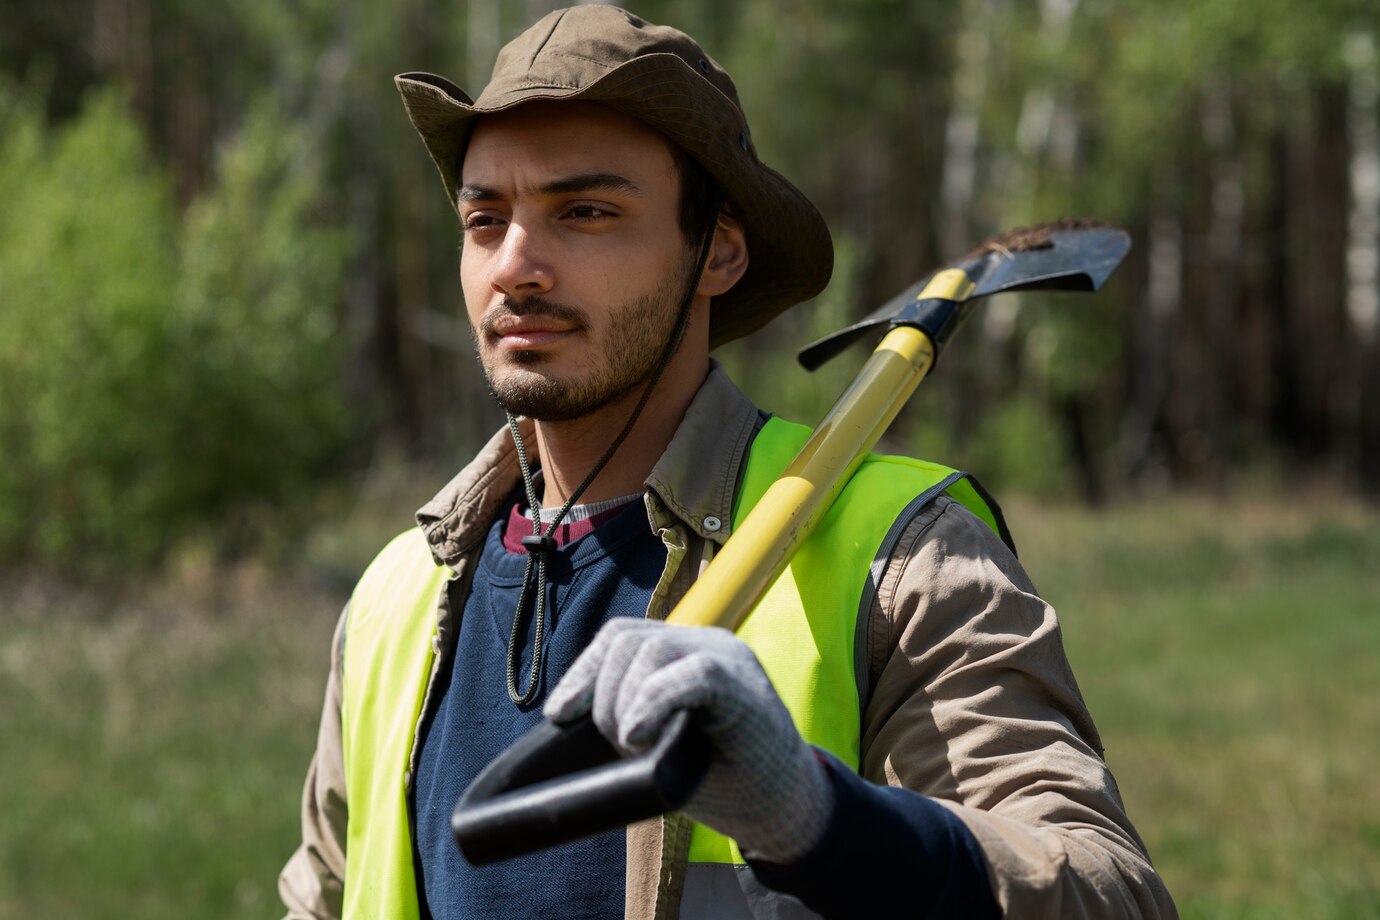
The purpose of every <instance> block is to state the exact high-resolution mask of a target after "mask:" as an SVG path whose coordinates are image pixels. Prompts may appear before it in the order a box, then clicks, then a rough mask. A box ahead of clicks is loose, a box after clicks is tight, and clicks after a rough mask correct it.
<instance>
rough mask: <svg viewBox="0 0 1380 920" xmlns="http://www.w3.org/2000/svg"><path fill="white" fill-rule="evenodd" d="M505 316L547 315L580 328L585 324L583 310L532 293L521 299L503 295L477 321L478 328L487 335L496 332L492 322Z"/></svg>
mask: <svg viewBox="0 0 1380 920" xmlns="http://www.w3.org/2000/svg"><path fill="white" fill-rule="evenodd" d="M505 316H549V317H551V318H552V319H557V320H560V321H561V322H564V323H570V324H571V325H574V326H579V327H581V328H583V327H584V326H585V314H584V311H583V310H580V309H578V308H576V307H572V306H570V305H569V304H563V303H558V302H556V301H554V300H548V299H547V298H545V297H542V296H540V295H533V296H531V297H526V298H524V299H522V300H517V299H515V298H513V297H504V298H503V300H502V301H500V302H499V303H498V304H497V305H496V306H494V307H493V308H491V309H490V310H489V311H488V312H487V313H485V314H484V316H483V318H482V319H481V320H480V321H479V328H480V330H481V331H483V332H484V333H486V334H488V335H495V334H497V330H496V329H495V328H494V324H495V323H497V322H498V320H499V319H501V318H503V317H505Z"/></svg>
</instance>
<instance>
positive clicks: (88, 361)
mask: <svg viewBox="0 0 1380 920" xmlns="http://www.w3.org/2000/svg"><path fill="white" fill-rule="evenodd" d="M4 107H5V111H4V114H3V124H2V125H0V200H3V201H4V202H5V207H4V208H0V304H3V305H4V306H3V309H0V439H2V440H0V442H2V443H3V444H4V462H3V464H0V555H4V556H9V557H13V556H16V555H19V556H24V555H32V556H37V557H40V558H45V559H49V560H53V561H55V562H56V561H58V560H62V561H64V562H67V563H74V562H75V563H80V562H85V561H87V560H89V559H91V558H92V557H93V556H100V555H101V554H103V553H105V552H106V551H114V552H116V553H118V554H119V555H121V556H125V557H128V558H135V559H141V558H148V557H149V556H151V555H153V554H155V553H156V551H157V549H158V546H159V543H160V540H161V539H162V537H163V535H162V534H161V533H160V531H159V528H158V527H157V526H156V524H155V523H154V522H158V521H162V520H164V519H166V518H167V517H169V516H175V515H177V514H178V513H179V512H178V510H177V496H176V495H175V494H174V490H173V488H172V485H171V482H170V480H169V473H170V469H169V468H170V466H172V465H174V464H175V463H176V462H177V461H178V456H177V453H176V448H175V440H174V435H173V432H172V430H171V429H170V426H169V424H168V418H167V415H166V407H167V401H168V398H169V396H170V395H171V393H172V388H171V385H170V384H171V381H170V380H169V378H168V374H167V359H168V347H167V346H168V342H167V339H166V335H165V325H164V324H165V320H166V316H167V314H168V311H169V309H170V307H171V300H172V297H171V291H170V288H169V283H168V282H169V279H170V278H172V277H174V276H175V275H176V270H177V263H176V258H177V256H176V249H175V246H174V237H175V232H176V231H175V227H176V215H175V213H174V211H173V206H172V200H171V196H170V194H169V190H168V186H167V182H166V180H165V179H164V178H163V177H162V175H161V174H160V173H159V171H158V170H157V169H156V167H155V166H154V165H153V163H151V162H150V159H149V156H148V154H147V151H146V150H145V149H144V144H143V141H142V138H141V137H140V134H139V130H138V128H137V127H136V126H135V125H134V124H133V123H132V122H131V120H130V119H129V117H128V115H127V113H126V109H125V106H124V103H123V100H122V99H121V98H120V96H119V94H116V93H103V94H100V95H98V96H96V97H95V98H93V99H92V100H91V101H90V103H89V104H88V105H87V107H86V109H85V110H84V112H83V114H82V115H81V117H80V118H78V119H76V120H74V121H73V122H71V123H69V124H68V125H66V126H65V127H64V128H62V129H61V130H60V131H57V132H53V133H51V134H50V133H49V132H48V131H47V130H46V128H45V126H44V124H43V120H42V116H41V113H39V112H38V111H37V110H36V107H35V106H34V105H33V104H32V102H31V101H30V100H29V99H27V98H25V97H22V96H18V95H16V94H13V93H11V94H9V95H8V97H7V98H6V99H5V102H4Z"/></svg>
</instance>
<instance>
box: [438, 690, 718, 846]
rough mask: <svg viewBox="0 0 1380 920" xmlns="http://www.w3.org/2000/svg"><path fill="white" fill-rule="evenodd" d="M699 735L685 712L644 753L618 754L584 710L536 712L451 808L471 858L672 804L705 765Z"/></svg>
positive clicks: (458, 837)
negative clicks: (571, 714) (548, 715)
mask: <svg viewBox="0 0 1380 920" xmlns="http://www.w3.org/2000/svg"><path fill="white" fill-rule="evenodd" d="M709 758H710V750H709V743H708V741H707V740H706V739H705V738H704V735H703V734H702V733H701V732H700V731H699V730H698V729H697V728H696V727H695V725H694V723H693V721H692V720H691V716H690V713H688V712H684V711H682V712H679V713H677V714H676V715H675V716H673V717H672V718H671V720H670V721H669V722H668V723H667V724H666V726H665V728H664V730H663V731H662V733H661V737H660V739H658V741H657V743H656V744H655V745H654V746H653V747H652V748H651V750H649V751H647V753H645V754H642V755H639V756H637V757H629V758H626V759H622V758H620V757H619V755H618V752H617V751H616V750H614V748H613V746H612V745H610V744H609V743H608V741H606V740H605V739H604V737H603V735H601V734H599V729H598V728H597V727H595V725H594V720H593V719H591V718H589V717H588V716H586V717H584V718H583V719H579V720H577V721H575V722H571V723H569V724H567V725H556V724H554V723H552V722H547V721H543V722H542V723H541V724H539V725H538V726H537V727H536V728H534V729H532V730H531V731H529V732H528V733H527V734H526V735H523V736H522V737H521V738H519V739H518V740H517V742H516V743H515V744H513V745H512V746H511V747H509V748H508V749H507V750H506V751H504V752H503V753H502V754H500V755H499V756H498V757H497V758H496V759H495V760H494V761H493V762H492V763H491V764H489V765H488V766H487V767H485V768H484V771H483V772H482V773H480V774H479V776H477V777H475V780H474V782H473V783H471V784H470V787H469V788H468V789H466V790H465V794H464V795H462V796H461V797H460V801H459V802H457V803H456V805H455V811H454V813H453V814H452V815H451V819H450V827H451V832H452V833H453V834H454V835H455V842H456V844H457V845H458V846H459V847H460V852H461V854H462V855H463V856H464V857H465V859H466V860H468V861H469V862H470V864H471V865H475V866H483V865H488V864H489V863H492V862H497V861H498V860H501V859H510V858H512V857H514V856H522V855H524V854H527V853H535V852H536V851H537V850H544V849H546V848H547V847H553V846H556V845H558V844H562V843H569V842H570V841H572V840H579V839H581V838H583V837H590V836H593V835H594V834H600V833H603V832H604V831H611V830H614V829H616V828H620V827H626V826H627V825H629V824H632V823H634V822H636V821H642V820H645V819H646V818H652V817H656V816H657V815H664V814H666V813H667V812H670V811H675V810H677V809H679V808H680V807H681V806H683V805H684V804H685V803H686V802H687V801H689V800H690V796H692V795H693V794H694V792H695V790H696V789H697V788H699V785H700V782H701V780H703V779H704V774H705V771H707V770H708V769H709Z"/></svg>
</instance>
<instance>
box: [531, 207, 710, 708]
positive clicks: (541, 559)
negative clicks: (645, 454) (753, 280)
mask: <svg viewBox="0 0 1380 920" xmlns="http://www.w3.org/2000/svg"><path fill="white" fill-rule="evenodd" d="M713 210H714V213H715V214H717V213H718V211H719V208H717V207H715V208H714V209H713ZM717 224H718V220H717V218H716V219H715V220H714V221H713V222H711V223H710V225H709V229H708V230H707V231H705V234H704V240H703V242H702V243H701V244H700V253H699V258H698V259H697V260H696V262H695V270H694V272H693V273H692V274H691V277H690V283H689V285H688V286H687V288H686V291H685V296H684V297H683V298H682V299H681V303H680V312H679V313H678V314H677V316H676V325H675V328H674V329H673V330H672V332H671V337H670V338H669V339H667V341H666V345H665V346H664V347H663V348H662V350H661V357H660V358H658V359H657V363H656V366H655V367H654V368H653V369H652V373H651V376H650V377H649V378H648V380H647V386H646V388H645V389H644V390H643V391H642V396H641V398H639V399H638V401H637V405H636V406H634V407H633V410H632V414H631V415H629V416H628V421H627V423H626V424H625V425H624V426H623V430H622V431H620V432H619V433H618V437H616V438H614V439H613V443H611V444H610V445H609V447H608V450H606V451H604V455H603V456H602V457H600V458H599V462H598V463H596V464H594V468H593V469H591V470H590V471H589V475H587V476H585V478H584V481H583V482H581V483H580V484H579V486H577V487H576V489H575V491H573V492H571V493H570V497H569V498H567V499H566V500H565V504H564V505H562V506H561V509H560V510H559V511H557V512H556V516H555V517H554V518H552V519H551V526H550V528H549V529H543V527H542V520H541V502H539V501H538V500H537V488H536V481H535V479H534V478H533V475H532V465H531V463H530V462H529V461H528V459H527V448H526V445H524V444H523V441H522V432H521V431H519V430H518V423H517V419H516V418H515V417H514V416H513V414H512V413H511V412H508V411H507V410H506V409H505V410H504V414H505V415H506V416H507V417H508V430H509V431H510V432H512V435H513V445H514V446H515V447H516V448H517V457H518V466H519V467H520V468H521V469H522V487H523V489H524V490H525V491H526V492H527V506H528V507H529V508H530V509H531V511H532V526H533V529H534V530H535V531H536V532H535V533H533V534H531V535H529V536H526V537H523V538H522V545H523V546H524V547H526V549H527V564H526V566H525V568H524V569H523V572H522V591H521V592H520V594H519V595H518V602H517V611H516V612H515V613H514V614H513V629H512V632H511V633H509V635H508V698H509V699H511V700H512V701H513V702H514V703H516V704H517V705H518V706H520V707H523V706H530V705H531V704H532V701H533V700H535V699H536V698H537V695H538V693H539V692H540V688H541V675H542V660H543V658H544V657H545V656H544V654H543V652H544V649H545V645H546V595H547V572H546V562H547V558H548V556H549V555H550V554H551V553H552V552H554V551H555V550H556V538H555V536H554V534H555V533H556V528H557V527H559V526H560V523H561V521H562V520H564V519H565V516H566V514H567V513H569V511H570V509H571V508H572V507H574V505H575V503H576V502H578V501H579V500H580V496H581V495H583V494H584V492H585V490H586V489H588V488H589V487H590V485H591V484H592V483H593V482H594V480H595V479H596V478H598V476H599V473H600V472H602V471H603V469H604V467H605V466H607V465H608V462H609V461H610V460H612V459H613V455H614V454H615V453H617V452H618V448H619V447H620V446H621V445H622V444H623V441H625V440H626V439H627V437H628V435H629V433H631V432H632V429H633V426H634V425H636V424H637V420H638V418H639V417H640V416H641V415H642V410H643V409H644V408H646V406H647V402H648V400H650V399H651V397H652V391H653V390H655V389H656V385H657V384H658V383H659V382H660V381H661V375H662V374H663V373H665V371H666V367H667V365H669V364H670V363H671V358H672V357H674V356H675V353H676V349H678V348H679V347H680V342H681V339H682V338H684V336H685V327H686V326H687V325H688V324H689V322H690V306H691V304H692V303H693V302H694V300H695V290H696V289H697V288H698V287H699V283H700V277H701V276H702V275H703V274H704V267H705V265H706V264H707V263H708V261H709V251H710V248H711V246H712V245H713V242H714V230H715V227H716V226H717ZM534 559H535V560H536V562H535V565H534V564H533V560H534ZM534 568H535V569H536V576H537V577H536V602H535V607H536V612H535V618H536V626H535V633H536V634H535V635H534V636H533V639H532V642H533V645H532V666H531V668H530V669H529V671H528V678H527V689H526V691H519V690H518V684H517V672H518V665H519V659H520V657H521V652H522V637H523V634H524V633H525V632H526V619H527V618H526V616H525V614H526V611H527V599H528V596H529V595H530V593H531V591H530V589H531V587H532V571H533V569H534Z"/></svg>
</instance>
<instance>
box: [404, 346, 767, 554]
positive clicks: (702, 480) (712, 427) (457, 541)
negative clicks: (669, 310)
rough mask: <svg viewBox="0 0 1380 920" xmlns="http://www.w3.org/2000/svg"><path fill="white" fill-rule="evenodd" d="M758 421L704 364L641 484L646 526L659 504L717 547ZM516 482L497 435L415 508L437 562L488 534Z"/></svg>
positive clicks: (509, 443) (504, 442) (529, 426)
mask: <svg viewBox="0 0 1380 920" xmlns="http://www.w3.org/2000/svg"><path fill="white" fill-rule="evenodd" d="M763 421H764V416H763V415H762V414H761V413H760V412H759V411H758V409H757V407H756V406H754V405H753V404H752V401H751V400H749V399H748V398H747V396H746V395H744V393H743V391H742V390H740V389H738V387H737V386H736V385H735V384H734V383H733V381H732V380H730V379H729V378H728V374H727V373H726V372H725V371H724V369H723V367H722V366H721V365H720V364H719V362H717V361H714V360H712V359H711V360H710V368H709V374H708V376H706V377H705V380H704V383H703V385H701V386H700V389H699V391H698V392H697V393H696V394H695V398H694V399H693V400H691V402H690V406H689V408H687V409H686V411H685V417H684V418H683V419H682V420H681V423H680V427H679V428H677V429H676V433H675V435H674V436H673V437H672V438H671V443H670V444H669V445H667V448H666V451H665V453H663V454H662V455H661V459H659V460H658V461H657V462H656V465H655V466H654V467H653V468H652V472H651V473H650V474H649V475H648V477H647V480H646V488H647V492H648V498H647V501H648V517H649V526H651V527H652V529H653V530H656V529H658V524H657V522H656V520H655V518H656V517H657V515H656V514H655V513H654V511H653V506H654V504H655V503H657V502H659V503H660V504H661V505H662V506H664V507H665V508H666V509H667V510H668V511H670V512H671V514H672V515H674V516H675V517H676V518H677V519H679V520H680V522H681V523H683V524H684V525H685V526H686V527H688V528H689V529H690V530H692V531H694V532H695V533H697V534H698V535H699V536H700V537H701V538H703V539H706V540H712V541H714V542H715V543H722V542H723V541H724V540H726V539H727V538H728V536H729V533H730V531H731V529H732V526H733V500H734V497H735V496H736V495H737V493H738V479H739V474H740V472H741V471H742V466H743V462H744V460H745V459H746V457H747V450H748V446H749V445H750V444H751V443H752V439H753V437H754V436H755V435H756V433H757V430H758V429H759V428H761V426H762V423H763ZM519 424H520V427H521V430H522V435H523V439H524V440H525V441H526V442H527V444H528V445H529V450H531V449H532V448H533V447H535V445H536V431H535V425H534V424H533V423H532V422H531V420H529V419H522V420H521V421H520V423H519ZM521 481H522V474H521V471H520V470H519V468H518V462H517V451H516V449H515V448H514V447H513V439H512V435H511V434H509V433H508V430H507V429H506V428H504V429H502V430H500V431H499V432H498V433H497V434H495V435H494V436H493V437H492V438H490V439H489V442H488V444H486V445H485V446H484V448H483V449H482V450H481V451H480V452H479V454H478V455H477V456H476V457H475V458H474V460H473V461H471V462H470V464H469V465H468V466H466V467H465V468H464V469H463V470H461V471H460V472H459V473H458V474H457V475H456V476H455V478H454V479H452V480H451V481H450V482H449V483H448V484H447V485H446V487H445V488H443V489H442V490H441V491H440V492H439V493H437V495H436V497H435V498H433V499H432V500H431V501H429V502H427V503H426V504H425V505H423V506H422V507H421V508H420V509H419V510H418V511H417V523H418V525H420V526H421V528H422V532H423V533H424V534H426V538H427V542H428V543H429V544H430V545H431V552H432V555H433V556H434V557H435V558H436V561H437V563H439V564H441V565H447V566H450V567H451V568H454V567H455V565H456V564H457V563H458V562H459V560H460V557H461V556H463V555H464V554H465V553H466V552H468V551H469V550H471V549H472V548H473V547H474V546H475V545H476V544H478V543H479V541H480V540H482V539H483V537H484V534H485V533H486V532H487V531H488V529H489V525H490V524H492V523H493V521H494V519H495V517H496V516H497V515H498V512H499V510H500V509H501V507H502V505H503V503H504V501H505V500H506V499H507V498H508V496H509V495H511V494H512V492H513V490H514V489H516V488H517V487H518V484H519V483H520V482H521Z"/></svg>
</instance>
